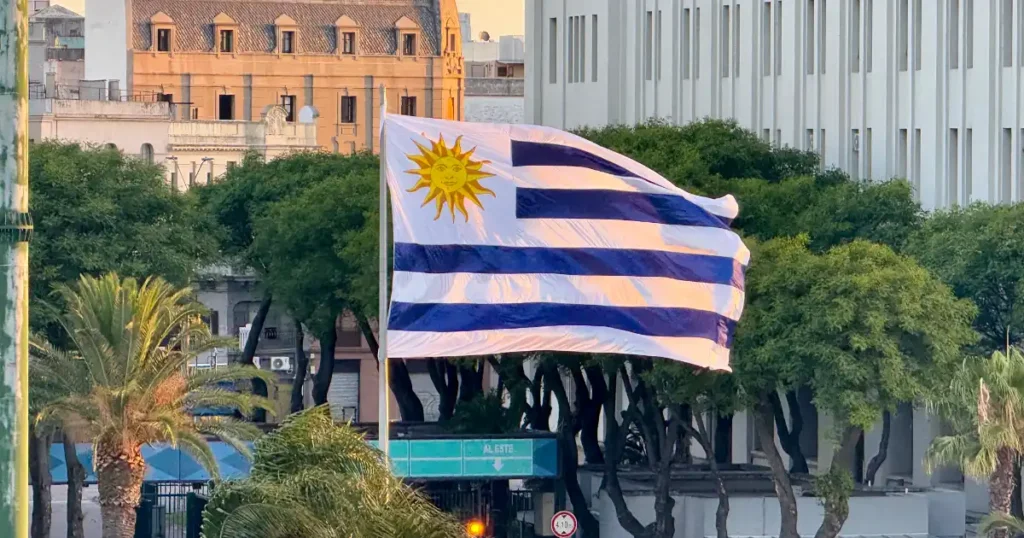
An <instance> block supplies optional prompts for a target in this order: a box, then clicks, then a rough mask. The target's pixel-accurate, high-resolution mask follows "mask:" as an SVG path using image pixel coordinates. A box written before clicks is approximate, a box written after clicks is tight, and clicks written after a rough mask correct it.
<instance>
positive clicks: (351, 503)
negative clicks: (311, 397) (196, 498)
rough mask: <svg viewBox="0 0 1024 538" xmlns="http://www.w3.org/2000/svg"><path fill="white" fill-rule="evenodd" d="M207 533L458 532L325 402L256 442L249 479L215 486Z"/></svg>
mask: <svg viewBox="0 0 1024 538" xmlns="http://www.w3.org/2000/svg"><path fill="white" fill-rule="evenodd" d="M203 536H204V537H205V538H379V537H385V536H386V537H388V538H457V537H459V536H465V532H464V531H463V529H462V526H461V525H460V524H459V522H458V521H456V520H455V519H454V518H452V517H451V516H449V515H447V514H444V513H442V512H441V511H439V510H438V509H437V508H436V507H434V506H433V505H432V504H431V503H430V502H429V501H427V500H426V499H425V498H423V497H422V496H420V495H419V494H418V493H416V492H415V491H413V490H412V489H411V488H409V487H408V486H406V485H405V484H403V483H402V482H401V481H400V480H399V479H397V478H395V477H394V476H393V475H392V473H391V471H390V469H388V466H387V465H386V464H385V463H384V458H383V455H382V454H381V453H380V452H379V451H377V450H376V449H374V448H373V447H371V446H370V445H369V444H367V443H366V440H365V439H364V438H363V436H362V435H361V434H359V433H358V432H356V431H355V430H353V429H352V428H350V427H349V426H347V425H338V424H335V423H334V421H333V420H332V419H331V415H330V411H329V409H328V408H327V407H326V406H320V407H314V408H312V409H308V410H306V411H303V412H301V413H297V414H295V415H292V416H291V417H290V418H289V419H288V420H287V421H286V422H285V423H284V424H283V425H282V426H281V427H280V428H278V429H277V430H276V431H274V432H272V433H270V434H268V435H267V436H266V437H264V438H262V439H260V440H259V441H257V443H256V450H255V456H254V458H253V467H252V472H251V473H250V475H249V477H248V478H246V479H244V480H239V481H236V482H224V483H221V484H219V485H218V486H217V488H216V489H215V490H214V492H213V497H212V498H211V499H210V502H209V504H207V506H206V511H205V512H204V514H203Z"/></svg>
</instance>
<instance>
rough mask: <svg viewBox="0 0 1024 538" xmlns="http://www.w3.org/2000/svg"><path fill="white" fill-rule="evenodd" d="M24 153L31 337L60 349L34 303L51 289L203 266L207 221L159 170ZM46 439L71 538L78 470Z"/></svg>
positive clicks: (74, 537) (51, 319)
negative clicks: (64, 492) (61, 469)
mask: <svg viewBox="0 0 1024 538" xmlns="http://www.w3.org/2000/svg"><path fill="white" fill-rule="evenodd" d="M31 153H32V158H31V160H30V161H29V177H30V181H29V185H30V187H29V188H30V196H29V204H30V210H31V212H32V214H33V217H34V220H35V222H34V225H35V235H34V236H33V240H32V255H31V256H30V259H29V270H30V271H31V274H32V278H31V282H30V289H29V293H30V299H29V300H30V304H31V305H32V308H30V309H29V311H30V312H29V314H30V316H31V320H30V325H31V328H32V331H34V332H39V333H43V334H46V335H47V337H48V338H50V340H51V341H52V342H54V343H55V344H58V345H64V344H66V341H65V339H64V337H63V334H62V331H61V329H60V324H59V323H58V321H57V319H56V317H55V316H54V315H53V312H54V310H50V309H46V308H41V305H42V304H43V303H44V302H48V301H49V302H52V301H60V297H59V296H52V295H51V292H52V291H53V290H54V288H55V287H56V286H58V285H61V284H71V283H74V282H75V281H77V279H78V278H79V276H80V275H83V274H90V275H97V276H98V275H101V274H104V273H107V272H110V271H115V272H117V273H119V274H121V275H124V276H134V277H139V278H145V277H148V276H153V275H156V276H162V277H163V278H165V279H167V280H168V281H170V282H173V283H175V284H178V285H184V284H186V283H187V282H188V281H189V280H190V279H191V278H192V276H193V275H194V274H195V272H196V270H197V269H198V268H199V267H200V266H201V265H202V264H203V263H205V262H206V261H209V260H211V259H212V257H213V254H214V252H215V250H216V242H215V240H214V239H213V235H212V234H211V226H210V225H209V222H208V220H207V219H206V218H205V215H204V214H203V212H202V211H200V210H199V209H198V207H197V204H196V203H195V200H194V198H193V197H191V196H189V195H186V194H181V193H176V192H173V191H171V190H170V189H169V188H168V187H167V185H166V183H165V181H164V175H163V174H164V173H163V169H162V168H161V167H160V166H156V165H152V164H147V163H145V162H143V161H141V160H138V159H134V158H132V157H128V156H125V155H123V154H122V153H120V152H118V151H117V150H112V149H106V148H97V147H89V146H81V145H78V144H67V143H62V142H42V143H35V144H33V145H32V149H31ZM57 306H58V308H57V309H56V311H59V310H60V308H59V306H60V305H57ZM33 399H35V398H33ZM40 431H41V432H42V431H43V430H40ZM53 434H54V435H57V436H58V438H61V439H62V441H63V442H64V446H65V457H66V459H67V466H68V503H67V507H68V510H67V516H68V521H67V523H68V529H69V531H68V532H69V534H68V536H69V538H81V537H82V536H83V533H84V530H83V528H82V510H81V495H82V486H83V483H84V480H85V469H84V468H83V467H82V464H81V462H80V461H79V460H78V455H77V454H76V453H75V450H74V438H73V436H71V435H69V432H63V431H62V432H53ZM45 437H47V439H42V440H44V441H46V442H44V443H37V442H36V441H38V439H34V440H33V442H32V446H33V447H34V448H35V449H36V450H37V451H38V452H39V454H40V457H39V458H38V459H39V461H40V462H43V463H46V461H47V457H46V456H45V455H47V454H49V440H48V437H49V436H48V435H46V436H45ZM34 472H35V474H36V475H37V476H33V481H34V482H35V483H41V482H46V481H48V480H49V467H48V465H40V466H38V467H36V468H34ZM49 510H50V503H44V502H37V503H34V504H33V512H39V516H38V517H39V518H43V517H44V515H43V513H42V512H48V511H49Z"/></svg>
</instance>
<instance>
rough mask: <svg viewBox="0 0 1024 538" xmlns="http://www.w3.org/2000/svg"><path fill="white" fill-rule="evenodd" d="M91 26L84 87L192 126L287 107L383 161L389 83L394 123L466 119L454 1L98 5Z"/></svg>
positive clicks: (91, 8)
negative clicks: (113, 84)
mask: <svg viewBox="0 0 1024 538" xmlns="http://www.w3.org/2000/svg"><path fill="white" fill-rule="evenodd" d="M119 10H120V11H119ZM122 14H123V18H122V16H121V15H122ZM86 21H87V24H88V30H89V32H87V34H86V35H87V40H88V41H87V42H86V78H87V79H108V80H111V79H115V80H121V84H122V87H124V88H126V93H127V94H129V95H131V96H132V98H136V99H145V98H146V97H147V96H151V97H152V98H153V99H159V100H165V101H169V102H172V103H175V106H174V108H175V110H176V113H177V114H178V115H180V116H181V118H182V119H201V120H222V121H252V120H259V119H260V118H261V117H262V116H263V114H264V113H265V112H266V111H267V110H269V108H270V107H272V106H275V105H280V106H283V107H284V109H285V110H286V112H287V119H288V121H293V122H302V121H309V120H311V119H313V118H316V124H317V141H318V143H319V145H320V146H321V147H323V148H324V149H327V150H333V151H341V152H350V151H354V150H362V149H372V150H376V149H377V143H378V142H377V139H376V135H377V131H378V126H379V119H380V118H379V116H380V112H379V107H380V98H379V95H378V89H377V88H378V87H379V86H380V85H381V84H383V85H385V86H386V87H387V89H388V106H389V110H390V111H391V112H399V113H403V114H411V115H417V116H425V117H434V118H445V119H462V115H463V100H464V85H463V80H464V74H463V59H462V37H461V32H460V25H459V18H458V11H457V9H456V6H455V0H284V1H282V0H278V1H263V0H246V1H236V0H212V1H209V0H90V2H89V3H88V5H87V13H86ZM120 21H125V22H120ZM126 25H128V27H127V28H123V29H122V27H124V26H126ZM122 38H123V39H124V41H123V43H124V45H123V47H120V43H121V39H122ZM119 47H120V48H119ZM118 50H126V52H127V54H126V55H125V62H124V63H123V64H122V63H121V62H120V58H119V56H118V52H117V51H118ZM122 65H123V67H122ZM122 73H123V76H122Z"/></svg>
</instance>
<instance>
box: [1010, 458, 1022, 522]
mask: <svg viewBox="0 0 1024 538" xmlns="http://www.w3.org/2000/svg"><path fill="white" fill-rule="evenodd" d="M1020 472H1021V461H1020V454H1018V455H1017V457H1016V458H1014V461H1013V497H1012V498H1011V499H1010V501H1011V502H1010V515H1012V516H1013V517H1015V518H1017V519H1024V499H1022V498H1021V495H1022V492H1021V483H1020V478H1021V477H1020Z"/></svg>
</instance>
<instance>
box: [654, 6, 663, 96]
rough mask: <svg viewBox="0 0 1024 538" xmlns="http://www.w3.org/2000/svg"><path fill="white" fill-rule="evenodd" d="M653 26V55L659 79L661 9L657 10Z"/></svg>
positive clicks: (659, 78)
mask: <svg viewBox="0 0 1024 538" xmlns="http://www.w3.org/2000/svg"><path fill="white" fill-rule="evenodd" d="M657 22H658V23H657V25H656V26H655V27H654V55H655V62H656V63H655V64H654V65H655V69H656V70H657V73H658V74H657V78H658V80H661V32H662V28H661V10H660V9H659V10H658V21H657Z"/></svg>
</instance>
